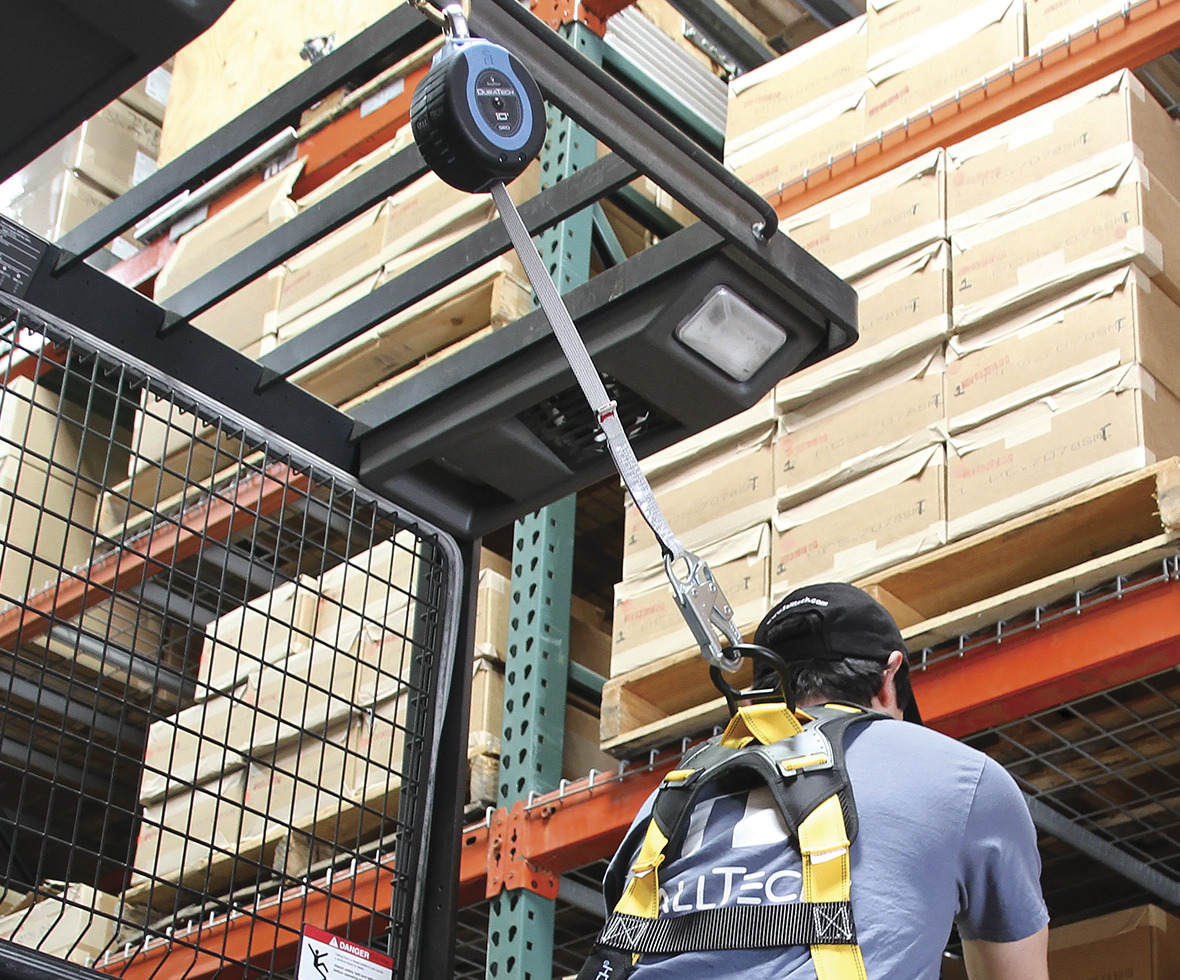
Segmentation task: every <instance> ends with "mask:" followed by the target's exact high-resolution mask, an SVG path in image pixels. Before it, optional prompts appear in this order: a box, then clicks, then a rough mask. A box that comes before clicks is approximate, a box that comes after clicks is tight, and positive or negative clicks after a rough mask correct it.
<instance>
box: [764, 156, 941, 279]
mask: <svg viewBox="0 0 1180 980" xmlns="http://www.w3.org/2000/svg"><path fill="white" fill-rule="evenodd" d="M781 227H782V229H783V230H784V231H785V232H786V233H787V234H788V235H790V237H791V238H792V239H794V240H795V241H796V242H798V243H799V244H800V245H802V246H803V247H804V248H805V249H807V251H809V252H810V253H811V254H812V255H814V256H815V257H816V258H817V259H819V260H820V261H821V262H822V263H823V264H824V265H826V266H827V267H828V268H829V269H831V270H832V271H833V272H834V273H836V275H838V276H840V278H842V279H852V278H854V277H857V276H863V275H865V274H866V273H869V272H872V271H873V270H874V269H879V268H880V267H881V266H883V265H886V264H888V263H889V262H892V261H893V260H894V259H898V258H901V257H902V256H904V255H908V254H910V253H912V252H915V251H917V250H918V249H920V248H922V247H923V246H926V245H929V244H931V243H932V242H937V241H939V240H940V239H945V238H946V237H947V231H946V165H945V153H944V151H943V150H941V149H938V150H933V151H931V152H930V153H927V154H925V155H923V156H921V157H919V158H918V159H916V160H912V161H910V162H909V163H906V164H903V165H902V166H900V167H897V168H895V169H893V170H891V171H889V172H888V173H884V174H881V175H880V176H879V177H874V178H872V179H871V180H866V181H865V182H864V183H863V184H860V185H858V186H856V187H853V188H850V189H849V190H846V191H844V192H843V193H840V194H837V195H835V196H834V197H832V198H830V199H828V200H827V201H823V202H821V203H820V204H816V205H814V206H813V207H810V208H807V209H806V210H804V211H800V212H799V213H798V214H793V215H788V216H787V217H786V218H784V219H783V221H782V225H781ZM866 244H868V247H866Z"/></svg>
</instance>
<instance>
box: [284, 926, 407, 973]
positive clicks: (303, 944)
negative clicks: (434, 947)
mask: <svg viewBox="0 0 1180 980" xmlns="http://www.w3.org/2000/svg"><path fill="white" fill-rule="evenodd" d="M392 976H393V959H392V958H391V957H389V956H387V955H386V954H385V953H379V952H377V950H375V949H369V947H368V946H361V945H359V944H358V943H354V942H350V941H349V940H347V939H341V938H340V937H339V936H334V935H333V934H332V933H330V932H325V931H324V930H323V929H317V928H316V927H315V926H308V925H305V926H304V927H303V934H302V936H301V938H300V940H299V961H298V963H297V965H296V968H295V980H390V977H392Z"/></svg>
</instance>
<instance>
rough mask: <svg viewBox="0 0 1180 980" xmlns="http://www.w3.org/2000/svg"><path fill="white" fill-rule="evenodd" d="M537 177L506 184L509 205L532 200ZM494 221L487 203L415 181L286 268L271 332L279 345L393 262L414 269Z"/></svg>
mask: <svg viewBox="0 0 1180 980" xmlns="http://www.w3.org/2000/svg"><path fill="white" fill-rule="evenodd" d="M539 174H540V168H539V167H538V166H537V165H534V166H533V167H532V168H530V169H529V170H528V171H526V172H525V173H524V174H522V175H521V176H520V177H519V178H518V179H517V180H515V181H513V182H512V185H511V189H510V192H509V193H510V196H511V197H512V199H513V200H514V201H516V202H518V203H519V202H521V201H524V200H525V199H527V198H528V197H531V196H533V194H535V193H536V189H537V182H538V180H539ZM301 205H302V206H304V207H306V206H307V205H306V201H304V202H301ZM495 215H496V211H495V206H494V205H493V204H492V200H491V197H490V196H488V195H486V194H466V193H463V192H462V191H458V190H456V189H455V188H453V187H451V186H449V185H448V184H446V183H444V182H443V181H442V180H441V179H440V178H438V177H437V176H435V175H434V174H427V175H425V176H423V177H420V178H419V179H418V180H416V181H414V183H412V184H410V185H409V186H408V187H406V188H404V189H403V190H401V191H398V192H397V193H396V194H395V195H393V196H392V197H390V198H388V199H387V200H385V201H382V202H380V203H378V204H376V205H374V206H373V207H371V208H369V209H368V210H367V211H365V212H364V213H363V214H361V215H359V216H357V217H356V218H354V219H352V220H351V221H350V222H348V223H347V224H346V225H345V226H344V227H343V228H340V229H337V230H336V231H334V232H332V233H331V234H330V235H326V236H325V237H324V238H322V239H320V240H319V241H318V242H315V243H314V244H313V245H310V246H309V247H308V248H305V249H304V250H303V251H302V252H300V253H299V254H298V255H296V256H295V257H294V258H292V259H289V260H288V261H287V262H286V264H285V267H286V275H285V276H284V278H283V287H282V291H281V294H280V297H279V305H278V307H277V309H276V316H275V326H276V327H277V329H278V331H279V333H280V334H281V335H282V336H283V337H284V338H285V337H286V336H287V335H289V334H290V332H291V331H290V330H288V329H287V328H288V326H289V325H290V324H291V323H292V322H294V321H297V320H298V319H299V318H300V317H303V316H304V315H305V314H307V313H308V312H310V311H312V310H315V309H317V308H318V307H323V306H324V305H325V304H330V303H333V302H334V301H336V299H337V298H338V297H340V296H342V295H344V294H348V293H349V292H350V291H351V290H354V289H357V288H358V287H359V286H360V285H361V284H362V283H366V282H369V281H370V280H371V279H373V277H375V276H376V277H378V279H376V280H373V282H371V283H370V285H369V288H370V289H372V288H375V286H376V285H378V284H379V282H378V280H379V277H380V273H381V272H382V271H383V270H385V268H386V266H387V265H390V264H391V263H395V262H396V260H397V259H398V258H399V257H402V256H407V255H409V254H410V253H413V255H414V261H421V260H423V259H425V258H427V257H429V256H430V255H432V254H434V253H435V252H437V251H439V250H440V249H441V248H443V247H445V246H446V245H449V244H451V243H452V242H453V241H455V240H457V238H458V237H459V236H458V235H456V234H455V233H456V232H462V233H463V234H467V233H469V232H471V231H472V230H474V229H475V228H478V227H479V226H481V225H483V224H486V223H487V222H488V221H491V220H492V219H493V218H494V217H495ZM403 266H408V263H401V264H400V265H398V266H397V268H398V269H399V271H400V269H401V268H402V267H403Z"/></svg>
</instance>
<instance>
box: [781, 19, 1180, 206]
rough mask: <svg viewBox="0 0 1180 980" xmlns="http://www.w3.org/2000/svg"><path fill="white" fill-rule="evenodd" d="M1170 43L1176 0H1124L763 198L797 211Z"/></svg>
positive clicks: (1133, 64)
mask: <svg viewBox="0 0 1180 980" xmlns="http://www.w3.org/2000/svg"><path fill="white" fill-rule="evenodd" d="M1177 47H1180V3H1178V2H1177V0H1139V2H1128V3H1126V4H1125V5H1124V7H1123V10H1122V11H1121V12H1119V13H1114V14H1110V15H1108V16H1105V17H1102V18H1100V19H1098V20H1096V22H1095V23H1094V25H1093V26H1092V27H1089V28H1087V29H1086V30H1084V31H1079V32H1078V33H1076V34H1074V35H1072V36H1071V37H1069V38H1068V39H1066V40H1063V41H1060V42H1057V43H1054V44H1052V45H1050V46H1048V47H1046V48H1044V49H1043V50H1040V51H1037V52H1035V53H1033V54H1031V55H1029V56H1028V57H1027V58H1023V59H1021V60H1020V61H1016V62H1013V63H1012V64H1011V65H1008V66H1006V67H1004V68H1002V69H999V70H997V71H996V72H995V73H994V74H992V75H989V76H988V77H987V78H985V79H983V80H981V81H980V82H979V83H978V84H976V85H973V86H971V87H970V88H967V89H964V90H962V91H960V92H957V93H956V94H955V95H954V96H953V97H951V98H947V99H945V100H942V101H940V102H937V103H935V104H934V105H931V106H929V107H928V108H927V109H926V111H924V112H921V113H918V114H916V115H914V116H912V117H910V118H909V119H906V120H905V121H904V122H902V123H900V124H898V125H896V126H893V127H891V128H889V129H887V130H883V131H881V132H879V133H877V134H876V135H874V136H872V137H871V138H869V139H866V140H865V141H864V142H861V143H858V144H856V145H855V146H853V147H850V148H849V149H848V151H847V152H845V153H842V154H840V155H839V156H836V157H834V158H833V159H832V160H830V161H829V162H828V164H827V166H821V167H817V168H816V169H815V170H813V171H811V172H809V173H806V174H803V175H801V176H800V177H799V178H797V179H796V180H793V181H791V182H789V183H786V184H784V185H783V186H782V187H781V188H779V190H778V191H777V192H776V193H774V194H771V195H770V200H771V201H772V202H773V203H774V204H775V207H776V209H777V210H778V212H779V214H780V216H785V215H787V214H795V213H798V212H800V211H803V210H805V209H806V208H808V207H810V206H812V205H813V204H818V203H819V202H820V201H824V200H826V199H827V198H829V197H831V196H832V195H834V194H838V193H839V192H840V191H842V190H847V189H848V188H849V187H854V186H856V185H857V184H860V183H863V182H864V181H866V180H868V179H870V178H871V177H875V176H877V175H879V174H882V173H885V172H886V171H889V170H892V169H893V168H894V167H897V166H900V165H901V164H903V163H906V162H907V161H909V160H914V159H916V158H918V157H920V156H921V155H922V154H923V153H927V152H929V151H930V150H933V149H935V148H937V147H940V146H949V145H950V144H952V143H957V142H959V141H960V140H963V139H966V138H968V137H969V136H974V135H975V134H977V133H980V132H983V131H984V130H986V129H990V128H991V127H993V126H995V125H997V124H999V123H1001V122H1003V121H1005V120H1006V119H1011V118H1012V117H1013V116H1017V115H1019V114H1020V113H1022V112H1026V111H1028V110H1029V109H1032V108H1034V107H1035V106H1038V105H1042V104H1044V103H1046V102H1049V101H1051V100H1053V99H1056V98H1059V97H1060V96H1062V95H1065V94H1066V93H1067V92H1072V91H1074V90H1075V89H1078V88H1081V87H1082V86H1083V85H1086V84H1088V83H1090V82H1094V81H1097V80H1098V79H1100V78H1103V77H1105V76H1106V75H1109V74H1110V73H1111V72H1114V71H1117V70H1118V69H1120V68H1138V67H1140V66H1142V65H1146V64H1147V63H1148V62H1151V61H1154V60H1155V59H1157V58H1161V57H1163V56H1164V55H1166V54H1168V53H1169V52H1171V51H1173V50H1175V49H1176V48H1177Z"/></svg>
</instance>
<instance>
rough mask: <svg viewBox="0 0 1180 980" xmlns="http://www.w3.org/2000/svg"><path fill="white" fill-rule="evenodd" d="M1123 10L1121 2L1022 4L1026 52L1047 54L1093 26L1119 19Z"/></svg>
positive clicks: (1032, 0)
mask: <svg viewBox="0 0 1180 980" xmlns="http://www.w3.org/2000/svg"><path fill="white" fill-rule="evenodd" d="M1124 6H1125V4H1124V3H1123V2H1122V0H1024V17H1025V22H1026V24H1027V30H1028V50H1029V52H1030V53H1032V52H1034V51H1037V50H1038V49H1044V50H1047V49H1049V48H1051V47H1054V46H1055V45H1059V44H1062V43H1063V42H1064V41H1065V40H1066V39H1067V38H1069V37H1070V36H1072V35H1075V34H1081V33H1084V32H1087V31H1091V30H1093V28H1094V25H1095V24H1097V23H1101V22H1102V21H1105V20H1107V19H1108V18H1110V17H1114V16H1119V17H1121V16H1122V13H1123V8H1124Z"/></svg>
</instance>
